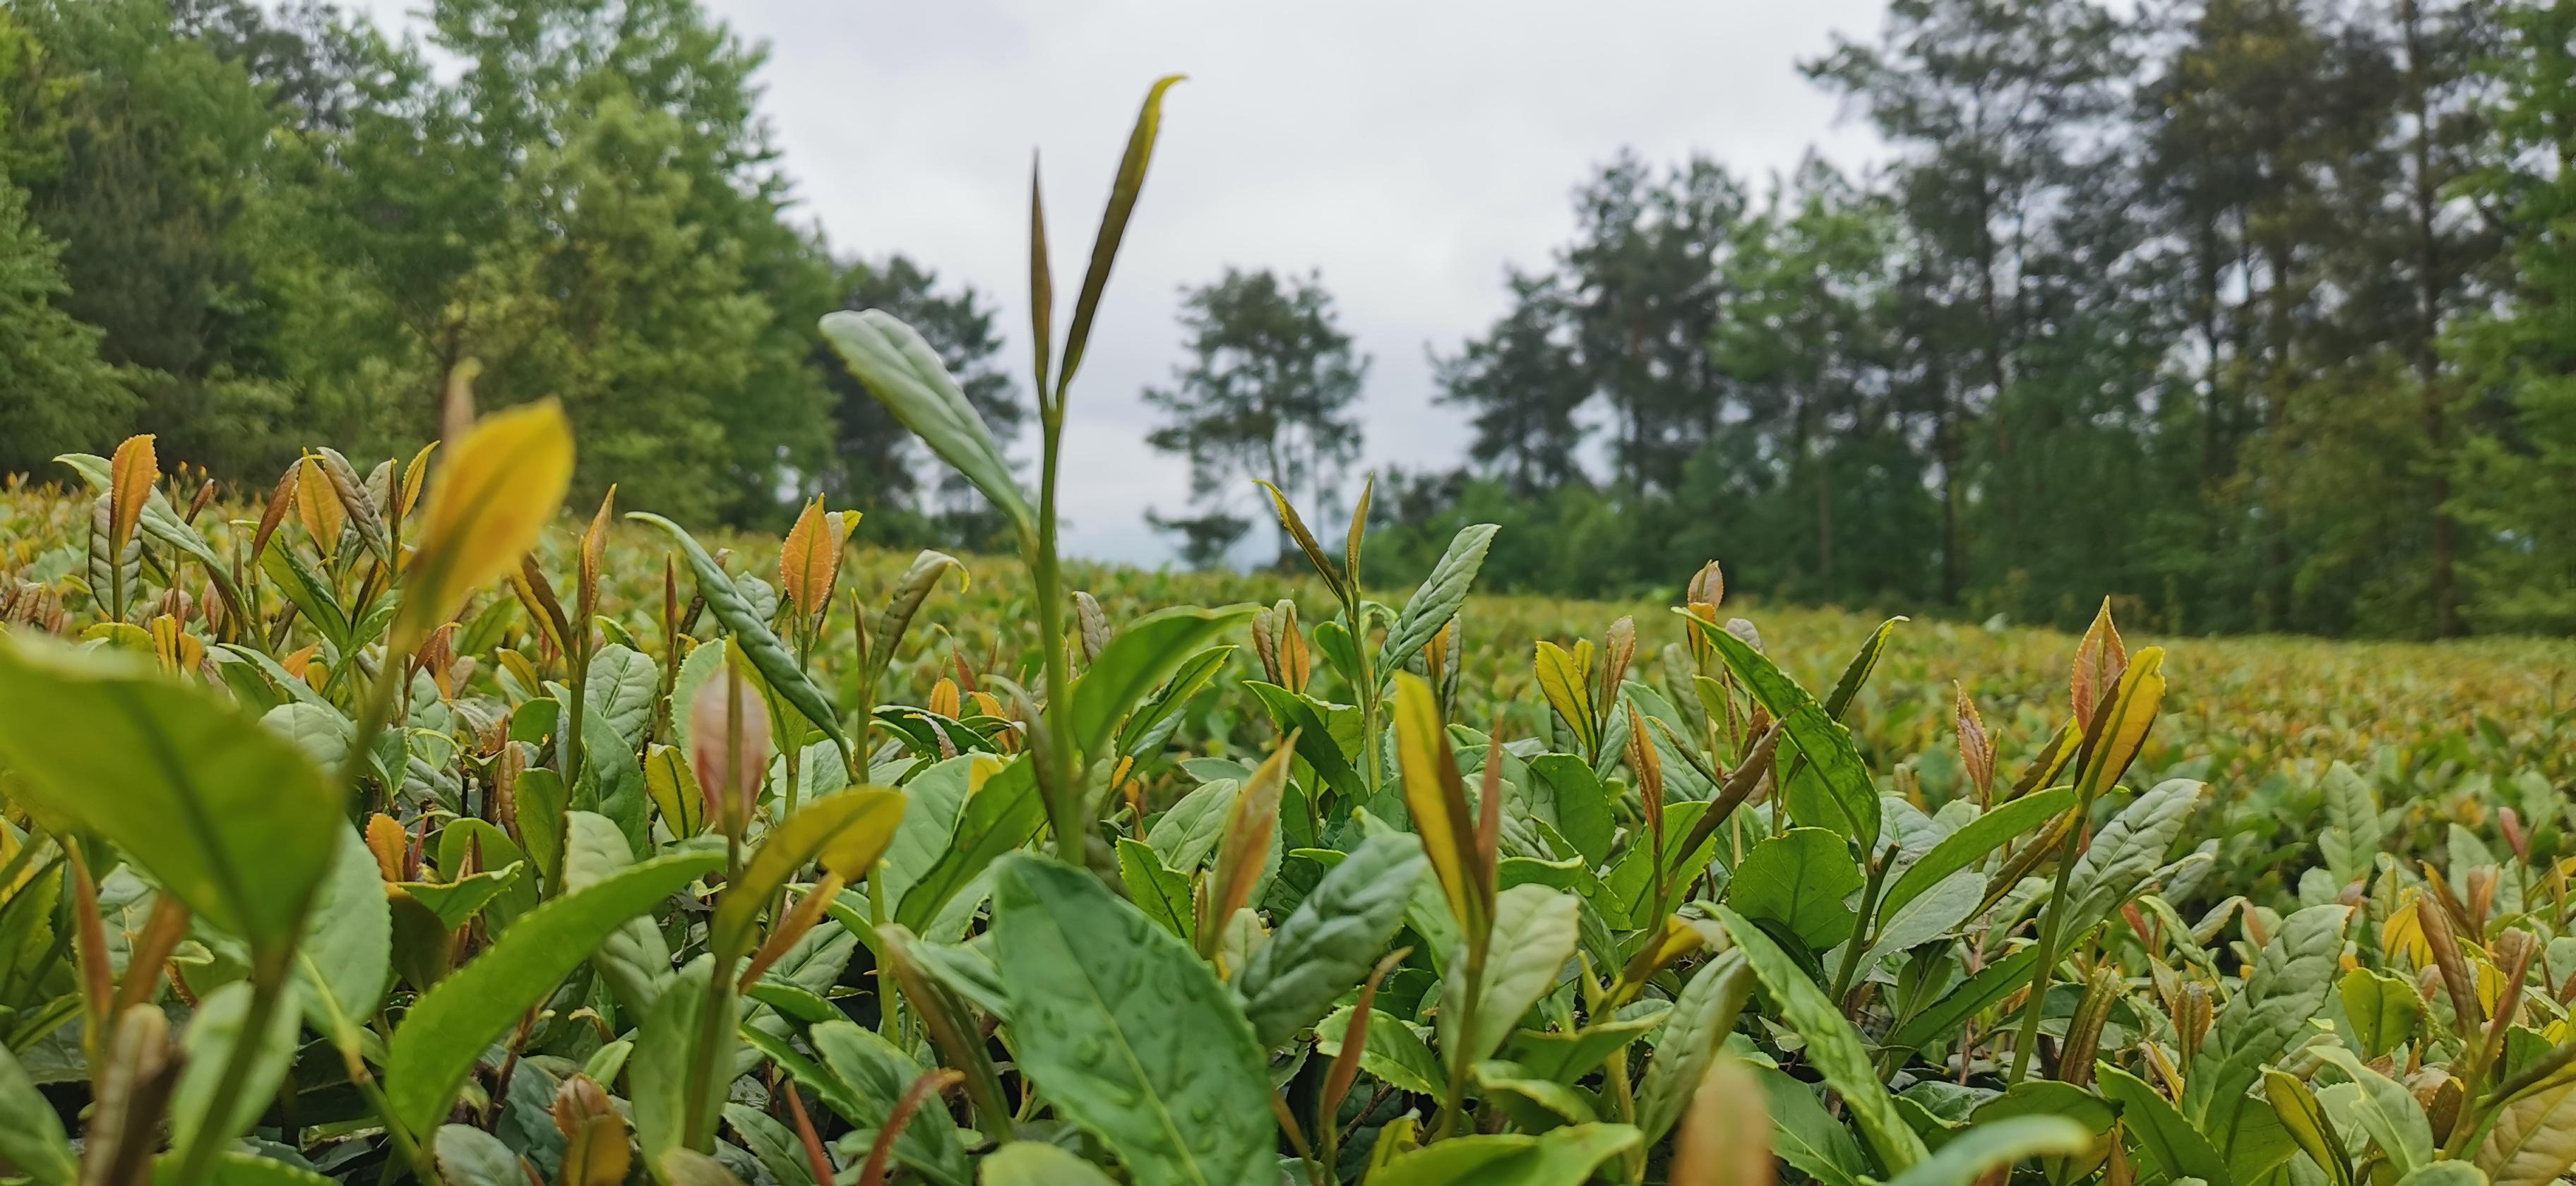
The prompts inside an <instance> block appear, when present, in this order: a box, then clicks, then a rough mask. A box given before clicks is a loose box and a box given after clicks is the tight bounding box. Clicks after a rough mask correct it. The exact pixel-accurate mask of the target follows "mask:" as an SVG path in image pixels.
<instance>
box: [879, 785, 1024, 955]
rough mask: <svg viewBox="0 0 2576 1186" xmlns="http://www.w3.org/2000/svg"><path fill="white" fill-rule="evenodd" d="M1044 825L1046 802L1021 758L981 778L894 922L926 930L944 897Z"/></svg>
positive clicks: (945, 901)
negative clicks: (941, 847) (942, 844)
mask: <svg viewBox="0 0 2576 1186" xmlns="http://www.w3.org/2000/svg"><path fill="white" fill-rule="evenodd" d="M1045 824H1046V804H1045V803H1044V802H1043V801H1042V800H1040V799H1039V797H1038V783H1037V775H1036V772H1035V770H1034V769H1032V768H1031V766H1030V765H1029V760H1028V759H1027V758H1026V757H1022V758H1021V759H1019V760H1018V761H1015V762H1012V763H1011V764H1010V765H1008V766H1005V767H1003V768H1002V769H1001V771H1000V772H998V773H996V774H994V775H992V776H991V777H989V778H987V779H984V780H983V785H982V786H981V787H980V788H977V789H975V790H973V791H972V792H971V793H970V794H968V795H967V796H966V806H965V808H964V810H962V811H961V812H959V813H958V816H957V826H956V828H955V829H954V831H953V832H952V833H951V834H950V836H949V840H948V846H947V848H946V849H945V850H944V851H942V852H941V853H940V855H939V860H938V861H937V863H935V864H933V865H932V866H931V867H930V869H929V871H928V872H926V873H923V874H922V875H921V879H920V880H919V881H917V882H914V883H913V885H912V888H910V889H908V890H905V891H904V893H903V898H902V900H901V901H899V902H897V903H896V905H895V911H894V918H895V921H896V922H899V923H902V924H903V925H904V926H905V927H907V928H910V929H911V930H913V931H915V932H919V933H922V934H930V933H931V927H930V921H931V920H932V919H934V918H936V917H938V915H939V909H940V907H942V906H945V905H947V904H948V899H949V898H950V897H952V896H954V895H955V894H956V893H957V891H959V890H961V889H964V888H965V887H966V884H967V883H968V882H971V881H973V880H975V877H976V875H978V874H980V873H982V872H983V871H984V870H985V868H986V867H987V866H989V865H991V864H992V863H993V862H994V860H995V859H996V858H999V857H1000V856H1001V855H1002V854H1003V853H1006V852H1009V851H1011V850H1012V849H1015V848H1018V847H1020V846H1021V845H1023V844H1026V843H1028V842H1029V841H1030V839H1031V838H1033V837H1035V836H1036V835H1037V834H1038V829H1040V828H1041V827H1044V826H1045Z"/></svg>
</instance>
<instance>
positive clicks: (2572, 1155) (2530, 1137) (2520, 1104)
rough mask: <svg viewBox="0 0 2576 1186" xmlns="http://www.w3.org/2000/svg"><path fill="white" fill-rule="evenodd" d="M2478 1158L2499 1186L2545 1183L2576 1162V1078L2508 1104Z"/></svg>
mask: <svg viewBox="0 0 2576 1186" xmlns="http://www.w3.org/2000/svg"><path fill="white" fill-rule="evenodd" d="M2475 1161H2476V1165H2477V1167H2478V1168H2479V1169H2482V1170H2485V1171H2486V1174H2487V1178H2488V1180H2490V1181H2492V1182H2493V1183H2495V1186H2546V1184H2547V1183H2550V1182H2554V1181H2557V1180H2558V1178H2559V1177H2560V1175H2563V1174H2565V1173H2566V1172H2567V1171H2568V1169H2569V1168H2570V1167H2571V1166H2576V1080H2569V1081H2565V1082H2561V1083H2558V1084H2555V1085H2553V1086H2549V1087H2544V1088H2541V1089H2540V1090H2538V1091H2535V1092H2532V1093H2531V1094H2529V1095H2526V1096H2523V1097H2522V1098H2521V1099H2518V1100H2515V1101H2513V1102H2512V1103H2509V1104H2506V1105H2505V1106H2504V1110H2503V1111H2501V1112H2498V1113H2496V1118H2495V1126H2494V1127H2493V1128H2490V1129H2488V1130H2487V1136H2486V1140H2484V1141H2482V1142H2480V1143H2479V1145H2478V1154H2477V1157H2476V1159H2475Z"/></svg>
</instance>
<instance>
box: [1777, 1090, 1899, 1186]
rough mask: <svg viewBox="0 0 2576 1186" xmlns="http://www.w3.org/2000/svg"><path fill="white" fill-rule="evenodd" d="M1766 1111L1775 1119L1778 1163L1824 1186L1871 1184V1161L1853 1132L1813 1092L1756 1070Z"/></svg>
mask: <svg viewBox="0 0 2576 1186" xmlns="http://www.w3.org/2000/svg"><path fill="white" fill-rule="evenodd" d="M1754 1078H1755V1080H1756V1081H1757V1082H1759V1083H1760V1084H1761V1085H1762V1098H1763V1103H1764V1105H1765V1106H1764V1111H1767V1112H1769V1113H1770V1114H1771V1150H1772V1152H1774V1153H1777V1154H1779V1156H1780V1160H1782V1161H1785V1162H1788V1163H1789V1164H1790V1165H1791V1166H1793V1167H1795V1168H1796V1169H1797V1170H1798V1172H1800V1173H1802V1174H1805V1175H1807V1176H1808V1177H1810V1178H1814V1179H1816V1180H1817V1181H1818V1182H1821V1183H1823V1184H1824V1186H1857V1184H1858V1183H1861V1182H1864V1181H1867V1180H1869V1179H1870V1178H1871V1176H1872V1175H1871V1173H1870V1169H1869V1158H1868V1156H1867V1155H1866V1154H1863V1153H1862V1152H1861V1150H1860V1142H1858V1141H1855V1140H1853V1139H1852V1135H1851V1130H1850V1129H1848V1128H1845V1127H1843V1123H1842V1121H1840V1120H1837V1119H1835V1118H1834V1117H1833V1114H1832V1113H1829V1112H1827V1111H1825V1106H1824V1105H1823V1104H1821V1103H1818V1102H1817V1101H1816V1093H1815V1090H1814V1089H1813V1088H1810V1087H1808V1086H1807V1085H1806V1084H1805V1083H1803V1082H1800V1081H1799V1080H1797V1079H1794V1078H1791V1077H1790V1076H1789V1075H1788V1074H1787V1073H1786V1072H1783V1071H1781V1070H1779V1069H1778V1068H1776V1067H1757V1068H1755V1069H1754Z"/></svg>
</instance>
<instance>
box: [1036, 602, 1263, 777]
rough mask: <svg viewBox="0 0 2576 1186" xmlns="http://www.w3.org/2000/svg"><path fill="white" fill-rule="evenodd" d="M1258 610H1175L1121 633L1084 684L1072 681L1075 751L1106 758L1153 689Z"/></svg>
mask: <svg viewBox="0 0 2576 1186" xmlns="http://www.w3.org/2000/svg"><path fill="white" fill-rule="evenodd" d="M1260 608H1261V607H1259V606H1257V605H1229V606H1225V607H1223V608H1221V609H1200V608H1198V607H1196V606H1179V607H1176V608H1173V609H1167V610H1162V611H1159V612H1156V613H1151V614H1147V615H1145V616H1144V617H1142V618H1138V619H1137V620H1135V621H1134V622H1131V623H1128V624H1127V625H1126V626H1124V627H1122V628H1120V630H1119V631H1118V633H1117V634H1116V635H1115V636H1113V637H1111V638H1110V640H1109V645H1108V646H1107V647H1104V648H1102V649H1101V652H1100V657H1099V658H1097V659H1094V660H1092V663H1091V666H1090V668H1089V669H1087V670H1085V671H1084V672H1083V673H1082V678H1080V679H1078V680H1076V681H1074V685H1073V690H1072V692H1071V693H1069V695H1070V696H1071V697H1072V711H1071V713H1070V714H1069V719H1070V720H1071V722H1072V725H1071V729H1072V732H1071V739H1072V742H1073V745H1074V748H1075V751H1076V752H1078V753H1080V754H1082V755H1084V756H1085V757H1090V758H1098V757H1104V756H1106V755H1107V750H1106V749H1105V747H1106V746H1107V745H1108V744H1109V740H1110V738H1111V737H1112V736H1114V734H1115V730H1116V729H1117V727H1118V722H1119V721H1121V720H1123V719H1125V718H1126V716H1127V714H1128V713H1129V712H1130V711H1131V710H1133V709H1134V708H1135V707H1136V706H1137V705H1138V704H1141V703H1143V702H1144V700H1145V697H1146V696H1148V695H1151V694H1152V693H1153V691H1154V689H1156V688H1159V687H1162V686H1163V683H1164V681H1166V680H1169V679H1170V678H1171V677H1172V673H1173V672H1175V671H1177V670H1179V669H1180V667H1181V665H1182V664H1184V663H1187V662H1189V660H1190V657H1191V656H1193V655H1195V654H1197V653H1198V652H1199V651H1200V650H1201V649H1202V648H1204V647H1206V646H1207V645H1208V644H1209V643H1211V642H1214V641H1216V639H1217V638H1218V636H1220V635H1223V634H1224V633H1226V632H1227V631H1229V630H1232V629H1234V628H1235V627H1237V626H1240V625H1242V624H1243V623H1245V622H1248V621H1250V620H1252V615H1253V614H1254V613H1256V612H1258V611H1259V610H1260Z"/></svg>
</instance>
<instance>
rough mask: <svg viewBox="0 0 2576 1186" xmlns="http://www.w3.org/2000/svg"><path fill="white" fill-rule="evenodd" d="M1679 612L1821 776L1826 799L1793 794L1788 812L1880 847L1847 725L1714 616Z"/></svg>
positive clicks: (1870, 789) (1875, 815) (1870, 795)
mask: <svg viewBox="0 0 2576 1186" xmlns="http://www.w3.org/2000/svg"><path fill="white" fill-rule="evenodd" d="M1675 612H1677V613H1678V612H1680V611H1678V610H1677V611H1675ZM1682 616H1683V618H1684V620H1686V621H1688V622H1690V623H1691V627H1692V628H1693V629H1695V630H1697V631H1699V633H1700V637H1702V638H1705V639H1707V640H1708V642H1709V645H1711V646H1712V647H1715V648H1716V650H1717V654H1718V657H1719V658H1721V659H1724V660H1725V661H1726V666H1727V669H1728V670H1730V671H1732V672H1734V673H1735V678H1736V679H1738V680H1741V681H1743V683H1744V686H1745V687H1746V688H1747V689H1750V690H1751V691H1752V693H1753V698H1754V699H1755V700H1757V701H1760V702H1761V704H1762V706H1763V707H1764V708H1766V709H1769V710H1770V712H1771V715H1772V716H1773V717H1774V718H1777V719H1778V720H1779V721H1780V723H1781V729H1782V732H1783V733H1784V734H1785V735H1786V736H1787V738H1788V745H1789V746H1790V747H1791V748H1793V749H1795V750H1796V751H1797V752H1798V754H1799V755H1800V756H1802V757H1804V758H1805V759H1806V765H1807V767H1808V768H1809V769H1810V770H1811V771H1813V773H1814V776H1815V777H1816V778H1817V779H1819V780H1820V781H1821V783H1822V785H1823V787H1824V789H1825V792H1826V795H1827V802H1826V803H1824V804H1820V805H1807V806H1804V807H1802V806H1801V805H1800V804H1799V803H1798V802H1796V801H1795V797H1794V796H1793V800H1792V803H1791V805H1790V812H1791V817H1792V818H1793V819H1796V820H1797V822H1799V823H1801V824H1812V825H1814V826H1816V827H1820V828H1828V829H1833V830H1835V831H1837V832H1840V833H1842V834H1844V835H1847V836H1850V837H1851V838H1852V839H1854V840H1856V841H1859V843H1860V850H1861V851H1862V852H1872V853H1874V852H1876V851H1878V833H1879V804H1878V789H1877V788H1876V787H1875V786H1873V785H1871V783H1870V778H1869V768H1868V767H1866V766H1864V765H1862V764H1861V760H1860V750H1859V749H1858V748H1856V747H1855V746H1854V745H1853V743H1852V736H1851V731H1850V730H1848V729H1845V728H1843V726H1842V725H1841V723H1840V722H1837V721H1836V720H1834V718H1833V716H1832V715H1831V714H1829V713H1827V712H1826V711H1825V708H1824V706H1823V705H1821V704H1818V703H1816V701H1815V698H1814V697H1812V696H1809V695H1808V694H1807V690H1806V689H1804V688H1801V687H1799V686H1798V685H1797V682H1796V681H1794V680H1792V679H1790V678H1789V677H1788V675H1787V674H1785V673H1783V672H1782V671H1781V670H1780V669H1779V668H1778V667H1776V666H1774V665H1773V664H1772V662H1771V660H1770V659H1768V658H1765V657H1764V656H1763V654H1762V652H1760V651H1757V650H1754V649H1753V647H1752V645H1751V644H1749V643H1747V642H1745V641H1744V640H1743V639H1740V638H1737V637H1736V636H1734V635H1733V634H1730V633H1728V632H1727V631H1726V629H1725V628H1724V627H1721V626H1719V625H1717V624H1716V623H1714V622H1708V621H1703V620H1701V619H1699V618H1695V617H1691V616H1690V615H1688V614H1683V615H1682Z"/></svg>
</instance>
